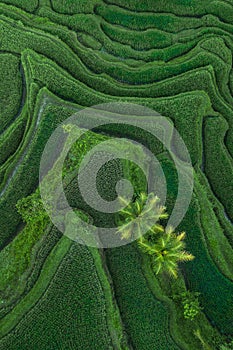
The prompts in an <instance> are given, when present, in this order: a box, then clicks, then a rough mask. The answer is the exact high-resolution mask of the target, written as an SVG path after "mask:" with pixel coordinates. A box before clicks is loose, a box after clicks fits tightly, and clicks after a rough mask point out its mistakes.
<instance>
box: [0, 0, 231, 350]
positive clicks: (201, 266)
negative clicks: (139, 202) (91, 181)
mask: <svg viewBox="0 0 233 350" xmlns="http://www.w3.org/2000/svg"><path fill="white" fill-rule="evenodd" d="M232 53H233V1H232V0H224V1H223V0H221V1H220V0H212V1H210V0H203V1H197V0H173V1H169V0H146V1H139V0H129V1H127V2H126V1H123V0H111V1H109V0H89V1H87V0H79V1H77V0H31V1H29V0H28V1H23V0H3V1H0V78H1V79H0V276H1V277H0V350H5V349H9V350H16V349H17V350H21V349H22V350H24V349H25V350H26V349H30V350H31V349H33V350H34V349H35V350H37V349H40V350H48V349H54V350H56V349H62V350H67V349H78V350H96V349H97V350H106V349H122V350H123V349H124V350H126V349H136V350H147V349H148V350H152V349H153V350H157V349H158V350H163V349H164V350H165V349H166V350H167V349H168V350H170V349H171V350H173V349H174V350H178V349H184V350H185V349H187V350H199V349H202V348H203V349H217V350H222V349H223V348H222V347H221V346H222V345H223V344H224V343H230V341H232V340H233V228H232V222H233V201H232V195H233V193H232V190H233V181H232V178H233V69H232ZM109 102H122V103H124V102H129V103H134V104H140V105H142V106H145V107H149V108H151V109H153V110H155V111H156V112H158V113H160V114H161V115H163V116H165V117H166V118H167V119H168V120H170V121H171V122H172V123H173V124H174V126H175V128H176V129H177V130H178V132H179V133H180V135H181V137H182V138H183V140H184V142H185V144H186V146H187V149H188V151H189V154H190V157H191V161H192V165H193V169H194V191H193V195H192V200H191V203H190V206H189V208H188V211H187V213H186V215H185V217H184V219H183V220H182V222H181V223H180V225H179V227H178V229H179V230H180V231H181V230H184V231H186V233H187V237H186V242H187V250H188V251H189V252H191V253H192V254H193V255H194V256H195V259H194V260H193V261H192V262H188V263H185V264H183V265H181V269H180V272H179V278H178V280H172V279H168V278H166V277H165V276H159V277H158V276H155V274H154V273H153V270H152V268H151V263H150V261H149V259H147V257H146V256H145V255H144V254H143V253H142V252H141V251H140V250H139V249H138V247H137V244H136V243H135V242H134V243H131V244H129V245H125V246H122V247H118V248H111V249H97V248H92V247H87V246H85V245H82V244H78V243H76V242H73V241H71V240H69V239H68V238H67V237H64V236H63V235H62V234H61V233H60V232H59V231H58V230H57V229H56V228H55V227H54V226H53V225H52V223H51V222H50V220H49V218H48V217H47V216H46V214H45V211H43V209H42V208H41V207H39V206H38V208H37V211H36V213H34V216H33V220H34V221H33V223H35V225H34V226H33V225H32V224H30V222H27V223H26V224H25V222H23V220H22V217H21V215H20V214H19V212H18V210H17V207H16V205H17V203H19V201H20V200H22V198H26V197H28V196H30V195H32V199H33V198H35V201H36V202H37V203H40V202H39V197H38V191H37V189H38V184H39V167H40V160H41V156H42V153H43V150H44V147H45V145H46V143H47V141H48V139H49V137H50V136H51V135H52V133H53V132H54V130H55V129H56V127H57V126H59V125H60V123H62V122H63V121H65V120H66V119H67V118H69V117H71V116H72V115H73V114H74V113H77V112H78V111H80V110H81V109H83V108H85V107H91V106H94V105H97V104H103V103H109ZM124 113H125V115H126V117H127V118H133V116H132V115H129V114H130V113H129V112H128V110H125V111H124ZM153 118H154V123H155V124H156V116H154V117H153ZM88 123H89V121H88V120H85V119H83V120H81V124H82V127H83V128H86V127H87V126H88ZM142 125H143V119H142ZM116 136H117V137H120V138H128V139H132V140H134V141H137V143H139V144H140V145H144V146H145V147H146V148H147V149H149V150H150V151H151V152H152V154H153V155H155V156H156V157H157V158H158V160H159V162H160V164H161V166H162V169H163V171H164V174H165V176H166V182H167V200H166V206H167V210H168V213H169V214H171V213H172V210H173V208H174V205H175V200H176V196H177V193H178V185H179V183H178V177H177V172H176V169H175V167H174V164H173V162H172V159H171V157H170V155H169V154H168V152H167V150H166V149H165V148H164V146H163V145H162V143H161V142H159V141H158V140H156V139H155V138H153V137H152V136H151V135H150V134H148V133H146V132H143V131H142V130H137V129H135V128H134V127H133V126H130V125H124V126H121V125H120V124H117V120H116V124H112V125H108V126H102V127H101V126H100V127H98V129H96V130H94V131H93V132H92V133H91V135H89V138H87V139H86V141H85V140H84V142H83V144H82V145H81V146H80V147H79V148H77V149H76V150H75V153H74V155H73V156H74V158H71V161H70V163H68V165H67V167H70V168H72V166H73V163H72V162H74V163H75V166H76V167H78V165H79V163H80V162H81V160H82V157H83V154H84V153H85V152H87V151H88V150H89V149H91V147H92V146H95V145H97V144H99V143H100V142H102V141H105V140H112V139H113V138H114V137H116ZM169 143H170V145H171V148H176V147H177V143H176V140H175V136H174V134H173V135H169ZM86 145H87V146H86ZM140 145H137V146H136V147H137V154H138V158H140V159H143V161H144V162H145V164H146V162H147V158H146V155H145V153H144V150H143V148H142V146H140ZM85 147H86V148H85ZM175 150H176V153H177V154H178V157H180V159H181V161H182V160H183V159H182V154H183V153H182V149H179V148H178V147H177V148H176V149H175ZM84 151H85V152H84ZM70 168H69V170H70ZM64 174H65V175H64V183H65V186H64V188H65V192H66V196H67V199H68V201H69V203H70V205H71V206H72V207H73V208H78V209H80V210H82V211H84V212H85V213H86V215H88V217H89V218H90V220H93V222H94V224H95V225H96V226H104V227H112V225H113V226H114V225H115V216H114V214H111V213H101V212H98V211H97V210H95V209H93V208H91V207H90V206H89V205H88V204H87V203H85V201H84V200H83V198H82V195H81V193H80V190H79V187H78V181H77V178H76V177H75V176H74V174H73V173H70V172H69V171H68V174H67V172H65V171H64ZM76 175H77V174H76ZM123 177H126V178H128V179H129V180H130V181H131V182H132V183H133V184H134V188H137V190H138V191H139V190H140V191H145V190H146V180H145V178H144V177H143V175H142V172H141V171H140V170H139V169H138V168H137V166H136V165H135V164H131V163H130V162H128V161H124V160H122V159H117V160H116V161H112V162H109V163H108V164H107V165H106V166H105V167H104V168H103V169H102V171H100V172H99V175H98V183H97V187H98V190H99V192H100V194H101V195H102V197H103V198H105V199H106V200H108V201H112V200H114V199H115V197H116V190H115V185H116V183H117V182H118V181H119V180H120V179H122V178H123ZM99 238H100V240H101V239H102V240H104V237H101V235H100V237H99ZM185 290H190V291H192V292H199V293H200V297H199V299H200V304H201V307H202V310H201V312H200V313H199V314H198V316H197V317H196V318H195V319H194V320H193V321H191V320H187V319H185V318H184V315H183V307H182V305H181V304H180V303H179V302H178V301H177V300H176V298H175V297H174V296H176V295H177V294H180V293H182V292H184V291H185ZM197 331H198V332H199V333H198V332H197ZM197 334H199V336H197ZM229 349H230V347H229Z"/></svg>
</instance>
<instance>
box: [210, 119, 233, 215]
mask: <svg viewBox="0 0 233 350" xmlns="http://www.w3.org/2000/svg"><path fill="white" fill-rule="evenodd" d="M227 130H228V124H227V123H226V121H225V120H224V119H223V118H221V117H220V116H219V117H212V118H211V117H210V118H207V119H206V120H205V123H204V154H205V162H204V167H205V173H206V175H207V178H208V180H209V183H210V185H211V187H212V189H213V192H214V193H215V195H216V197H217V198H218V199H219V200H220V202H221V203H224V206H225V209H226V212H227V214H228V215H229V217H230V218H231V219H232V220H233V202H232V191H233V183H232V173H233V163H232V158H231V157H229V153H228V150H227V148H226V146H225V144H224V138H225V134H226V131H227ZM219 137H221V140H222V142H216V140H217V139H218V138H219ZM219 179H221V181H219Z"/></svg>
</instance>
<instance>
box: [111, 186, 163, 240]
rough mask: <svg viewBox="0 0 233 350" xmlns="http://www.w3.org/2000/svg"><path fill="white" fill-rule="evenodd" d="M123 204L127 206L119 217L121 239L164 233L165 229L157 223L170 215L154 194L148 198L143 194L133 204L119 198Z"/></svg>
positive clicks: (118, 231)
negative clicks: (147, 233)
mask: <svg viewBox="0 0 233 350" xmlns="http://www.w3.org/2000/svg"><path fill="white" fill-rule="evenodd" d="M119 200H120V202H121V204H123V205H125V208H123V209H122V210H121V211H120V212H119V215H118V222H117V223H118V225H119V228H118V230H117V233H120V234H121V239H130V238H132V237H133V238H134V239H137V238H139V237H140V236H141V235H142V234H143V233H146V232H150V231H151V230H153V232H154V231H155V230H157V231H163V227H162V226H161V225H159V224H156V222H157V221H158V220H160V219H165V218H167V217H168V214H167V213H166V212H165V209H166V208H165V207H164V206H161V205H159V201H160V200H159V198H158V197H157V196H155V195H154V194H153V193H150V194H149V195H148V196H147V195H146V194H145V193H144V192H143V193H140V195H139V196H138V197H137V198H136V200H135V201H134V202H133V203H132V204H129V205H127V204H128V202H127V201H126V200H125V199H124V198H123V197H120V198H119Z"/></svg>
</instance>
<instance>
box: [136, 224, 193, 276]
mask: <svg viewBox="0 0 233 350" xmlns="http://www.w3.org/2000/svg"><path fill="white" fill-rule="evenodd" d="M184 238H185V232H181V233H180V234H176V233H175V232H174V231H173V229H172V227H170V228H169V229H168V231H167V232H164V233H163V234H162V235H159V237H158V238H157V240H156V243H154V244H151V242H149V241H147V240H146V239H142V240H139V241H138V244H139V247H140V248H141V249H142V250H143V251H144V252H145V253H147V254H149V255H150V256H151V257H152V267H153V270H154V271H155V273H156V274H159V273H160V272H163V271H166V272H168V273H169V274H170V275H171V276H173V277H175V278H176V277H177V275H178V263H179V262H182V261H190V260H193V259H194V256H193V255H192V254H190V253H188V252H186V251H185V250H184V248H185V243H184Z"/></svg>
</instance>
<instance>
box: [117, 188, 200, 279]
mask: <svg viewBox="0 0 233 350" xmlns="http://www.w3.org/2000/svg"><path fill="white" fill-rule="evenodd" d="M120 201H121V203H122V204H124V205H125V208H124V209H122V210H121V211H120V213H119V216H118V224H120V226H119V228H118V231H117V232H118V233H120V234H121V239H130V238H134V239H137V241H138V244H139V247H140V248H141V249H142V250H143V252H145V253H147V254H148V255H150V256H151V258H152V267H153V270H154V271H155V273H156V274H159V273H161V272H167V273H169V275H171V276H173V277H175V278H176V277H177V276H178V263H179V262H184V261H191V260H193V259H194V256H193V255H192V254H190V253H188V252H186V251H185V242H184V239H185V232H181V233H175V232H174V229H173V228H172V227H169V228H168V229H166V231H165V229H164V227H163V226H162V225H160V224H158V223H157V221H158V220H160V219H166V218H167V217H168V214H167V213H166V212H165V209H166V208H165V207H164V206H160V205H159V198H158V197H157V196H155V195H154V194H153V193H150V194H149V195H148V196H147V195H146V194H145V193H141V194H140V195H139V196H138V197H137V198H136V201H134V202H133V203H132V204H130V205H128V202H126V200H125V199H124V198H122V197H121V198H120ZM122 223H123V224H122Z"/></svg>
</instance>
